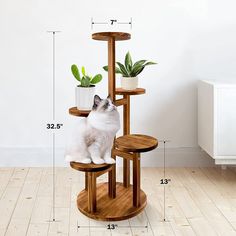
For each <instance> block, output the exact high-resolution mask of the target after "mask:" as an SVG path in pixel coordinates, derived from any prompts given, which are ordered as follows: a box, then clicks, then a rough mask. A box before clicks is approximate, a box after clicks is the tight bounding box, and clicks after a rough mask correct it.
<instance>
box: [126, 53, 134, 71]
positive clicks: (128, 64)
mask: <svg viewBox="0 0 236 236" xmlns="http://www.w3.org/2000/svg"><path fill="white" fill-rule="evenodd" d="M132 65H133V62H132V58H131V55H130V53H129V52H127V53H126V55H125V68H126V70H127V71H128V72H130V71H131V69H132Z"/></svg>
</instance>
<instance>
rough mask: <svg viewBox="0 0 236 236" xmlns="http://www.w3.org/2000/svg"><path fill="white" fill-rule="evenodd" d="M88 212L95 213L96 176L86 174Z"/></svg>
mask: <svg viewBox="0 0 236 236" xmlns="http://www.w3.org/2000/svg"><path fill="white" fill-rule="evenodd" d="M87 192H88V211H89V212H91V213H94V212H95V211H96V205H97V204H96V203H97V202H96V197H97V193H96V176H95V173H93V172H89V173H88V191H87Z"/></svg>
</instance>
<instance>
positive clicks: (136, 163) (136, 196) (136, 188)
mask: <svg viewBox="0 0 236 236" xmlns="http://www.w3.org/2000/svg"><path fill="white" fill-rule="evenodd" d="M133 206H134V207H139V206H140V153H136V154H134V159H133Z"/></svg>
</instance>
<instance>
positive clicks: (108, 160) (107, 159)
mask: <svg viewBox="0 0 236 236" xmlns="http://www.w3.org/2000/svg"><path fill="white" fill-rule="evenodd" d="M105 163H107V164H115V163H116V161H115V160H114V159H113V158H111V157H109V158H105Z"/></svg>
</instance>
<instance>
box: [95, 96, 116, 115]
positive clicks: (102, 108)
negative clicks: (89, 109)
mask: <svg viewBox="0 0 236 236" xmlns="http://www.w3.org/2000/svg"><path fill="white" fill-rule="evenodd" d="M116 110H117V109H116V106H115V105H114V104H113V102H112V101H111V99H110V97H109V96H108V97H107V98H106V99H101V98H100V97H99V96H98V95H95V96H94V102H93V111H98V112H112V111H116Z"/></svg>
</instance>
